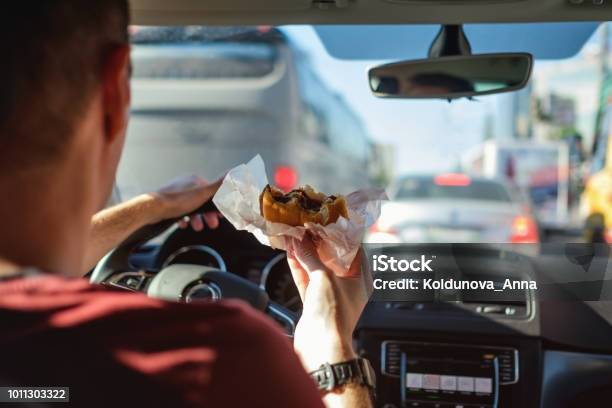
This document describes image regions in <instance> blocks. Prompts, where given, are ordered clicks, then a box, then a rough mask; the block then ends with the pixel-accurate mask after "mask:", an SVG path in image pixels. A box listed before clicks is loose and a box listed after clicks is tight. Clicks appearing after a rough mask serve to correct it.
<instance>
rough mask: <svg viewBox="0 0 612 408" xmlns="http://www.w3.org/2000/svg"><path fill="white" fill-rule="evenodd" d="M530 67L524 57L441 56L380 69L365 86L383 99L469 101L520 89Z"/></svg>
mask: <svg viewBox="0 0 612 408" xmlns="http://www.w3.org/2000/svg"><path fill="white" fill-rule="evenodd" d="M532 63H533V61H532V57H531V54H526V53H511V54H507V53H506V54H480V55H453V56H442V57H438V58H429V59H423V60H413V61H402V62H396V63H392V64H385V65H380V66H378V67H375V68H372V69H370V71H369V80H370V81H369V82H370V89H372V92H373V93H374V95H376V96H379V97H383V98H407V99H411V98H440V99H456V98H465V97H468V98H470V97H474V96H479V95H489V94H495V93H502V92H510V91H516V90H518V89H521V88H523V87H524V86H525V85H526V84H527V81H528V80H529V77H530V75H531V66H532Z"/></svg>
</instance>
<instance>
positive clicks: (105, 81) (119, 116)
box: [102, 45, 131, 143]
mask: <svg viewBox="0 0 612 408" xmlns="http://www.w3.org/2000/svg"><path fill="white" fill-rule="evenodd" d="M130 70H131V66H130V47H129V46H128V45H123V46H118V47H116V48H114V49H113V50H112V51H111V52H110V53H109V54H108V55H107V56H106V59H105V61H104V66H103V67H102V86H103V90H102V91H103V98H104V99H103V104H104V118H103V119H104V133H105V136H106V139H107V140H106V141H107V142H108V143H113V142H115V141H116V139H117V137H118V136H121V135H122V134H123V132H124V131H125V129H126V127H127V121H128V116H129V108H130V97H131V96H130Z"/></svg>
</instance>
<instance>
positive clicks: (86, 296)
mask: <svg viewBox="0 0 612 408" xmlns="http://www.w3.org/2000/svg"><path fill="white" fill-rule="evenodd" d="M0 310H2V311H3V312H4V313H8V312H10V311H16V312H20V314H23V313H28V312H30V313H32V314H40V315H41V316H42V315H44V316H45V318H52V319H53V320H54V322H55V323H56V324H57V325H59V326H62V327H64V328H68V327H76V326H79V325H87V326H88V327H89V326H92V325H93V326H95V325H97V324H100V325H105V326H108V325H115V324H118V325H120V326H122V329H123V330H122V331H121V332H122V333H123V334H127V333H130V332H133V331H138V330H139V329H140V328H142V327H143V326H149V327H150V326H151V325H152V324H154V325H155V326H156V327H158V328H159V329H160V330H161V328H162V327H163V326H165V325H170V326H171V327H176V326H184V327H185V328H188V329H190V330H192V331H194V332H195V333H194V335H198V334H206V337H207V338H208V339H211V338H214V337H215V336H219V335H221V336H223V337H227V336H228V335H230V334H232V333H235V332H236V330H238V331H247V332H248V334H249V335H250V336H255V337H258V335H260V334H263V333H268V332H271V333H273V334H280V331H279V329H278V328H277V327H276V326H275V325H274V324H273V323H272V322H270V321H269V319H267V318H266V317H265V316H264V315H263V314H262V313H259V312H257V311H256V310H254V309H253V308H251V307H249V305H247V304H246V303H244V302H242V301H237V300H223V301H219V302H201V303H191V304H183V303H177V302H168V301H164V300H160V299H154V298H150V297H148V296H146V295H144V294H142V293H130V292H126V291H123V290H115V289H112V288H108V287H105V286H101V285H91V284H89V282H87V281H86V280H85V279H73V278H64V277H60V276H51V275H40V276H35V277H28V278H20V279H12V280H8V281H0ZM148 331H149V332H150V330H148ZM254 340H255V339H254Z"/></svg>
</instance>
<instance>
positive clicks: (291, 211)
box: [259, 185, 349, 227]
mask: <svg viewBox="0 0 612 408" xmlns="http://www.w3.org/2000/svg"><path fill="white" fill-rule="evenodd" d="M259 207H260V212H261V215H262V216H263V217H264V218H265V219H266V220H268V221H271V222H278V223H281V224H286V225H291V226H293V227H298V226H303V225H304V224H305V223H307V222H311V223H314V224H321V225H328V224H332V223H334V222H336V221H337V220H338V218H340V217H341V216H342V217H344V218H346V219H348V218H349V216H348V207H347V204H346V200H345V198H344V197H343V196H340V195H335V196H334V195H330V196H327V195H325V194H323V193H319V192H317V191H315V190H314V189H313V188H312V187H310V186H304V187H301V188H298V189H295V190H291V191H290V192H288V193H283V192H282V191H281V190H279V189H277V188H275V187H272V186H270V185H267V186H266V188H264V190H263V192H262V193H261V195H260V196H259Z"/></svg>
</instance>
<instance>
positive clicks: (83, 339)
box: [0, 0, 370, 407]
mask: <svg viewBox="0 0 612 408" xmlns="http://www.w3.org/2000/svg"><path fill="white" fill-rule="evenodd" d="M25 4H28V5H27V6H26V5H25ZM4 15H5V19H4V21H3V24H2V25H1V26H0V36H1V38H2V39H3V40H4V43H3V59H2V61H1V62H0V78H1V80H2V81H3V86H2V92H1V93H0V215H1V216H2V227H1V228H0V386H2V385H6V386H69V387H70V388H71V389H70V398H71V404H72V405H73V406H82V407H102V406H104V407H110V406H113V407H114V406H134V407H136V406H146V407H188V406H189V407H202V406H206V407H217V406H228V407H238V406H252V407H317V406H322V404H323V402H324V403H325V404H326V405H328V406H338V407H349V406H350V407H368V406H370V402H369V390H368V389H367V388H366V387H365V386H363V385H358V384H357V383H355V384H348V385H346V386H344V387H341V388H335V389H334V390H332V391H331V392H327V393H324V394H320V393H319V391H318V390H317V388H316V387H315V385H314V382H313V381H312V379H311V378H310V377H309V376H308V374H307V372H309V371H312V370H316V369H318V368H319V367H320V366H321V365H322V364H324V363H329V364H336V363H342V362H346V361H350V360H352V359H354V358H355V353H354V351H353V350H352V347H351V334H352V331H353V329H354V327H355V325H356V322H357V319H358V317H359V315H360V313H361V311H362V309H363V307H364V305H365V302H366V300H367V297H368V290H367V287H368V286H367V284H366V283H365V282H366V279H365V276H360V277H359V278H353V279H341V278H338V277H336V276H335V275H334V274H333V273H332V272H331V271H330V270H328V269H327V268H326V267H325V266H324V265H323V264H322V263H321V262H320V260H319V257H318V256H317V250H316V247H315V245H314V244H313V242H312V241H310V240H309V239H305V240H304V241H303V242H296V241H293V242H290V243H289V251H288V259H289V263H290V267H291V270H292V273H293V276H294V279H295V281H296V284H297V286H298V288H299V291H300V294H301V296H302V299H303V302H304V311H303V314H302V317H301V319H300V322H299V325H298V327H297V329H296V334H295V341H294V348H295V353H294V351H293V350H292V349H291V344H290V343H289V341H288V340H287V339H286V338H285V337H284V336H283V335H282V334H281V333H280V332H279V330H278V329H277V328H276V326H275V324H274V323H273V322H271V321H269V320H268V318H266V317H265V316H263V315H260V314H259V313H257V312H255V311H253V310H251V309H249V308H248V307H247V306H245V305H243V304H242V303H240V302H231V301H225V302H218V303H208V304H201V305H193V304H192V305H187V304H178V303H167V302H162V301H160V300H156V299H150V298H147V297H146V296H144V295H142V294H132V293H127V292H122V291H113V290H110V289H107V288H103V287H97V286H92V285H89V284H88V283H87V282H86V281H85V280H83V279H78V278H72V279H71V278H69V276H73V277H76V276H80V275H82V273H83V271H85V270H86V269H88V268H89V267H91V266H92V265H93V264H94V263H95V262H96V261H97V260H98V259H99V258H100V256H101V255H102V254H103V253H104V252H106V251H107V250H108V249H110V248H112V247H113V246H115V245H116V244H117V243H119V242H120V241H121V240H122V239H124V238H125V237H127V236H128V235H129V234H130V233H131V232H133V231H135V230H136V229H138V228H140V227H142V226H144V225H147V224H150V223H154V222H157V221H159V220H163V219H167V218H171V217H177V216H180V215H181V214H185V213H190V212H191V211H193V210H194V209H196V208H198V207H199V206H200V205H201V204H202V203H203V202H205V201H207V200H209V199H210V198H211V197H212V196H213V195H214V193H215V191H216V188H217V187H218V184H219V182H216V183H213V184H210V185H207V184H206V183H204V182H203V181H202V180H200V179H198V178H188V179H184V180H182V181H181V182H178V183H175V184H173V185H171V186H170V187H168V188H164V189H162V190H160V191H158V192H156V193H152V194H146V195H142V196H139V197H137V198H135V199H133V200H131V201H129V202H127V203H124V204H122V205H120V206H118V207H114V208H111V209H107V210H105V211H103V212H101V213H99V214H97V215H96V216H94V217H93V221H92V215H93V214H94V213H95V212H96V211H97V210H98V209H100V208H102V206H103V203H105V202H106V200H107V197H108V195H109V193H110V191H111V189H112V185H113V181H114V176H115V171H116V169H117V165H118V162H119V158H120V155H121V150H122V147H123V142H124V137H125V133H126V127H127V123H128V116H129V102H130V87H129V76H130V60H129V52H130V50H129V44H128V35H127V26H128V7H127V4H126V1H125V0H91V1H83V0H45V1H42V2H34V3H27V2H22V3H16V4H13V5H12V7H11V8H10V9H7V10H5V11H4ZM206 217H207V222H208V224H209V225H211V226H213V227H214V224H215V223H216V220H215V219H214V217H211V216H210V215H208V216H206ZM192 222H193V223H194V224H195V226H196V228H198V229H200V228H201V227H202V226H203V224H202V220H201V219H200V218H199V217H195V219H193V220H192ZM358 259H359V258H358ZM352 268H355V270H354V271H353V272H354V273H355V274H356V275H359V272H358V271H359V268H360V262H359V260H357V261H356V262H355V263H354V265H353V266H352ZM298 356H299V357H298Z"/></svg>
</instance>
